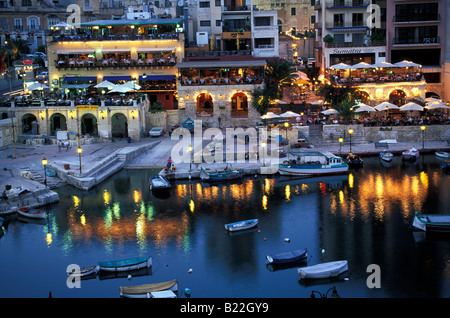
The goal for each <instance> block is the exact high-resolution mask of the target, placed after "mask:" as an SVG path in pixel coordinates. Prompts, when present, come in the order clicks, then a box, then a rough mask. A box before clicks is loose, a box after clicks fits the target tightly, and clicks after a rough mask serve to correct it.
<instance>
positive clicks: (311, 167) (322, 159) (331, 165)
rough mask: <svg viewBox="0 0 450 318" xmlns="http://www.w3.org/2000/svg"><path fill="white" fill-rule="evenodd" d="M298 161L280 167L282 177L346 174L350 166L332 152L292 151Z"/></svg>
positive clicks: (294, 160)
mask: <svg viewBox="0 0 450 318" xmlns="http://www.w3.org/2000/svg"><path fill="white" fill-rule="evenodd" d="M290 154H292V155H293V156H295V157H296V159H293V160H289V161H285V162H283V163H282V164H280V165H278V172H279V173H280V174H281V175H291V176H314V175H332V174H344V173H347V171H348V165H347V164H346V163H345V162H344V161H343V160H342V158H341V157H338V156H335V155H334V154H332V153H330V152H318V151H315V152H306V151H305V152H303V151H291V152H290Z"/></svg>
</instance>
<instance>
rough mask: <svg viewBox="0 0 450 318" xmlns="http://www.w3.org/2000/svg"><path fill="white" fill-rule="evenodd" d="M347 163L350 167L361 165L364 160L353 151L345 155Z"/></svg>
mask: <svg viewBox="0 0 450 318" xmlns="http://www.w3.org/2000/svg"><path fill="white" fill-rule="evenodd" d="M347 164H348V165H349V166H350V167H362V166H363V164H364V161H363V160H362V159H361V157H360V156H358V155H355V154H354V153H349V154H348V156H347Z"/></svg>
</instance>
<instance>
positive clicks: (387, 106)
mask: <svg viewBox="0 0 450 318" xmlns="http://www.w3.org/2000/svg"><path fill="white" fill-rule="evenodd" d="M399 108H400V107H398V106H397V105H394V104H392V103H389V102H382V103H381V104H378V105H377V106H375V107H374V109H376V110H378V111H383V110H386V109H399Z"/></svg>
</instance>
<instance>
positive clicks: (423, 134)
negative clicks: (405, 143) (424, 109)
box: [420, 126, 427, 149]
mask: <svg viewBox="0 0 450 318" xmlns="http://www.w3.org/2000/svg"><path fill="white" fill-rule="evenodd" d="M425 128H427V127H425V126H420V129H422V149H425Z"/></svg>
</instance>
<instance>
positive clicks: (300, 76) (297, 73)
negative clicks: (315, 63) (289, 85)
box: [294, 71, 309, 81]
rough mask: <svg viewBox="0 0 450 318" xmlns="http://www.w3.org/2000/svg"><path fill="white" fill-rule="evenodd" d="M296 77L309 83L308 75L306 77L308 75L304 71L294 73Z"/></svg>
mask: <svg viewBox="0 0 450 318" xmlns="http://www.w3.org/2000/svg"><path fill="white" fill-rule="evenodd" d="M294 75H296V76H297V77H298V78H303V79H305V80H307V81H309V77H308V75H306V73H304V72H302V71H297V72H295V73H294Z"/></svg>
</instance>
